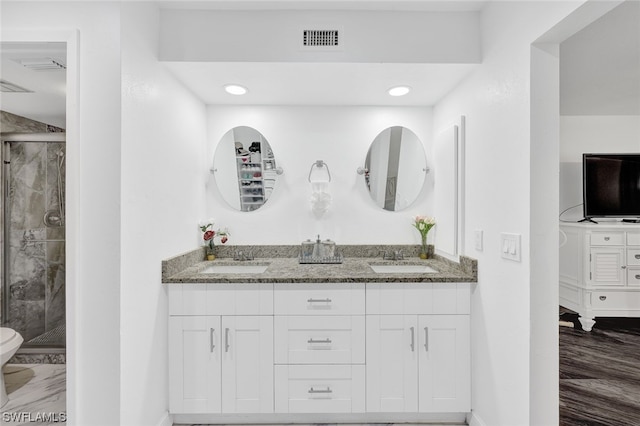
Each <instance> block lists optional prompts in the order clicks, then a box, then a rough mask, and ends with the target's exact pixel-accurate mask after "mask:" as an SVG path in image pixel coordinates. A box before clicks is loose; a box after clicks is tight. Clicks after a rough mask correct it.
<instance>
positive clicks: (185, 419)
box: [163, 413, 485, 426]
mask: <svg viewBox="0 0 640 426" xmlns="http://www.w3.org/2000/svg"><path fill="white" fill-rule="evenodd" d="M173 420H174V421H175V423H176V424H185V425H193V424H208V425H234V424H264V425H288V424H305V425H308V424H310V423H311V424H315V423H318V424H323V423H331V424H335V423H358V424H362V423H426V424H430V423H431V424H443V423H444V424H450V425H452V426H453V425H460V426H462V425H465V424H466V413H442V414H437V413H345V414H335V413H334V414H319V413H307V414H275V413H273V414H174V415H173ZM163 426H164V425H163ZM477 426H485V425H484V423H482V424H480V423H478V424H477Z"/></svg>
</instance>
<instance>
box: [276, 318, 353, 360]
mask: <svg viewBox="0 0 640 426" xmlns="http://www.w3.org/2000/svg"><path fill="white" fill-rule="evenodd" d="M364 339H365V317H364V315H358V316H326V315H325V316H276V317H275V362H276V364H364V360H365V356H364V351H365V343H364Z"/></svg>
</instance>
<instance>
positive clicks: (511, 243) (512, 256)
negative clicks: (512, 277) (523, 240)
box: [500, 232, 522, 262]
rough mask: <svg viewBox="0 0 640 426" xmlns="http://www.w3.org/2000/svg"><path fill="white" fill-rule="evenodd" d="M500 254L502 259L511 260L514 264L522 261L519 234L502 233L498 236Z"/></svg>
mask: <svg viewBox="0 0 640 426" xmlns="http://www.w3.org/2000/svg"><path fill="white" fill-rule="evenodd" d="M500 253H501V255H502V257H503V258H504V259H509V260H513V261H515V262H520V261H522V256H521V248H520V234H509V233H506V232H502V233H501V234H500Z"/></svg>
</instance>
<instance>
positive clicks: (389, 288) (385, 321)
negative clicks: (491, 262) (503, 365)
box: [366, 283, 471, 413]
mask: <svg viewBox="0 0 640 426" xmlns="http://www.w3.org/2000/svg"><path fill="white" fill-rule="evenodd" d="M469 311H470V287H469V284H462V283H461V284H451V283H407V284H397V283H395V284H391V283H389V284H386V283H385V284H367V319H366V321H367V325H366V326H367V337H366V340H367V349H366V350H367V373H366V376H367V411H369V412H441V413H447V412H467V411H470V410H471V397H470V393H471V386H470V376H471V351H470V330H469V329H470V323H469Z"/></svg>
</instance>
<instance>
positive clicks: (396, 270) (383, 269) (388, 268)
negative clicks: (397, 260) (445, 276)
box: [369, 264, 438, 274]
mask: <svg viewBox="0 0 640 426" xmlns="http://www.w3.org/2000/svg"><path fill="white" fill-rule="evenodd" d="M369 266H371V269H373V272H375V273H377V274H433V273H437V272H438V271H436V270H435V269H433V268H432V267H430V266H427V265H372V264H369Z"/></svg>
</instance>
